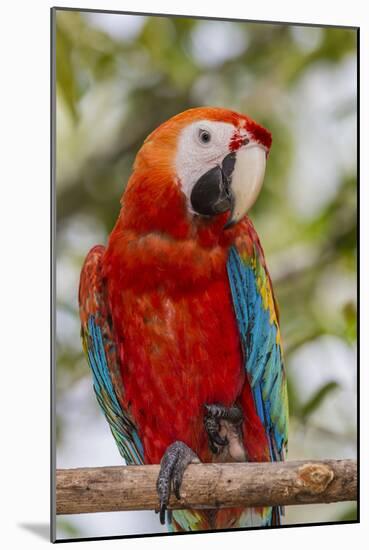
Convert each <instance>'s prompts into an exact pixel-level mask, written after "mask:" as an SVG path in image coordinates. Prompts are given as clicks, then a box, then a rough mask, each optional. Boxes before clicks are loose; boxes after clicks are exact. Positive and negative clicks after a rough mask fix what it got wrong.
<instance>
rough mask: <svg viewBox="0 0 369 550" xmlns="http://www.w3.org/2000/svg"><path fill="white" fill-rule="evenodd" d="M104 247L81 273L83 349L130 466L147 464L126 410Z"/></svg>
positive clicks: (99, 397)
mask: <svg viewBox="0 0 369 550" xmlns="http://www.w3.org/2000/svg"><path fill="white" fill-rule="evenodd" d="M103 253H104V247H102V246H97V247H94V248H93V249H92V250H91V251H90V252H89V254H88V255H87V258H86V260H85V263H84V266H83V268H82V272H81V279H80V288H79V306H80V315H81V335H82V341H83V349H84V351H85V354H86V357H87V361H88V364H89V366H90V368H91V372H92V377H93V387H94V391H95V394H96V398H97V401H98V403H99V405H100V407H101V409H102V411H103V412H104V414H105V417H106V419H107V421H108V424H109V426H110V429H111V432H112V434H113V436H114V439H115V441H116V443H117V446H118V449H119V452H120V454H121V455H122V457H123V458H124V459H125V461H126V463H127V464H143V463H144V450H143V446H142V443H141V441H140V438H139V435H138V432H137V429H136V426H135V424H134V421H133V419H132V416H131V415H130V413H129V411H128V410H126V409H125V408H124V407H123V403H124V399H123V395H124V387H123V380H122V378H121V374H120V364H119V357H118V354H117V352H116V347H115V336H114V328H113V326H112V322H111V321H110V322H109V317H110V315H109V306H108V300H107V298H106V290H105V286H104V282H103V278H102V276H101V258H102V255H103Z"/></svg>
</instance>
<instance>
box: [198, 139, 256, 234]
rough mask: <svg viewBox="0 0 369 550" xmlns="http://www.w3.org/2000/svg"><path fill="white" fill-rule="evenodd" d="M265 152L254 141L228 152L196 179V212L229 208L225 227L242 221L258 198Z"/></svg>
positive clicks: (207, 212) (203, 212)
mask: <svg viewBox="0 0 369 550" xmlns="http://www.w3.org/2000/svg"><path fill="white" fill-rule="evenodd" d="M265 165H266V151H265V149H264V147H262V146H260V145H258V144H254V143H253V144H251V145H247V146H244V147H241V148H240V149H238V151H237V152H233V153H229V154H228V155H227V156H226V157H225V158H224V159H223V163H222V165H221V166H215V167H214V168H212V169H211V170H209V171H208V172H206V173H205V174H203V176H201V178H200V179H199V180H198V181H197V182H196V184H195V185H194V187H193V189H192V192H191V204H192V207H193V209H194V210H195V212H197V213H198V214H203V215H207V216H209V215H214V214H219V213H221V212H226V211H227V210H230V216H229V219H228V221H227V223H226V224H225V226H224V228H225V229H226V228H228V227H231V226H232V225H234V224H236V223H237V222H239V221H240V220H241V219H242V218H243V217H244V215H245V214H246V212H248V210H250V208H251V207H252V205H253V204H254V202H255V201H256V199H257V197H258V195H259V192H260V189H261V187H262V184H263V180H264V173H265Z"/></svg>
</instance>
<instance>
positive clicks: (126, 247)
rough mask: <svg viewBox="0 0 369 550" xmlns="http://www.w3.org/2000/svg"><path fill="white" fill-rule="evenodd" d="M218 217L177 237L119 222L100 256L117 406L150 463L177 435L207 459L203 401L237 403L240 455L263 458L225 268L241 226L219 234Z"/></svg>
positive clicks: (263, 447) (263, 443)
mask: <svg viewBox="0 0 369 550" xmlns="http://www.w3.org/2000/svg"><path fill="white" fill-rule="evenodd" d="M223 225H224V216H219V217H218V219H217V220H216V221H215V222H212V223H210V222H209V223H208V224H205V225H204V224H202V225H201V226H199V227H198V228H197V231H196V232H195V234H193V232H192V234H188V235H187V236H186V238H182V239H178V238H174V237H173V236H170V235H168V234H164V233H157V232H154V233H152V232H151V233H145V234H140V233H138V232H137V230H129V229H128V228H126V227H125V226H124V223H123V222H122V221H118V223H117V226H116V227H115V229H114V231H113V233H112V235H111V238H110V241H109V245H108V248H107V251H106V253H105V257H104V271H105V276H106V277H107V281H108V295H109V302H110V309H111V312H112V317H113V323H114V327H115V331H116V335H117V339H118V349H119V354H120V363H121V374H122V379H123V380H124V389H125V399H126V403H125V406H126V407H127V408H128V409H129V410H130V412H131V414H132V417H133V418H134V419H135V423H136V425H137V427H138V432H139V436H140V438H141V441H142V443H143V447H144V452H145V462H148V463H158V462H160V459H161V458H162V456H163V454H164V452H165V450H166V448H167V447H168V445H170V444H171V443H172V442H173V441H176V440H181V441H183V442H185V443H186V444H187V445H188V446H189V447H190V448H192V449H193V450H194V451H195V452H196V453H197V454H198V456H199V458H200V459H201V460H202V461H210V460H212V459H213V458H212V454H211V453H210V451H209V447H208V440H207V434H206V431H205V429H204V426H203V417H204V405H205V404H206V403H219V404H222V405H225V406H231V405H233V404H234V403H236V402H237V403H238V404H239V405H240V406H241V407H242V409H243V411H244V415H245V422H244V430H243V433H244V442H245V448H246V454H247V457H248V460H267V459H268V458H267V454H266V453H267V442H266V438H265V433H264V428H263V427H262V424H261V422H260V419H259V417H258V415H257V414H256V411H255V407H254V402H253V398H252V395H251V391H250V387H249V384H248V381H247V379H246V374H245V367H244V358H243V354H242V349H241V343H240V338H239V332H238V327H237V323H236V318H235V314H234V309H233V305H232V298H231V293H230V289H229V282H228V276H227V270H226V262H227V257H228V251H229V246H230V245H231V244H232V242H234V239H235V238H236V237H237V236H239V235H240V234H242V232H244V231H245V229H246V227H245V225H244V224H239V225H238V227H237V228H235V229H234V230H230V231H228V232H224V231H223V229H222V228H223Z"/></svg>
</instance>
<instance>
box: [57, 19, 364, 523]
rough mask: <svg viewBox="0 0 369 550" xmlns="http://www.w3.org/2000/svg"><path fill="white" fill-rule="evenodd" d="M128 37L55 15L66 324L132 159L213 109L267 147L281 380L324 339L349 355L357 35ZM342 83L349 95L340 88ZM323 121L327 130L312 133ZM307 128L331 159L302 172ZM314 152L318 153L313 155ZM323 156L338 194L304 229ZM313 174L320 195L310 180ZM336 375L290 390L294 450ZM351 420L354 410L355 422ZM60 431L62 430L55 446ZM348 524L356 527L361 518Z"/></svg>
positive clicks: (244, 26) (152, 32) (267, 242)
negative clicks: (166, 127) (250, 127)
mask: <svg viewBox="0 0 369 550" xmlns="http://www.w3.org/2000/svg"><path fill="white" fill-rule="evenodd" d="M110 17H114V16H110ZM115 17H127V16H115ZM136 19H137V18H136ZM222 24H223V25H226V27H224V28H227V29H228V30H227V33H225V38H224V37H223V41H224V40H225V42H224V51H225V52H226V55H224V56H223V58H222V56H220V58H219V52H218V54H217V55H218V58H216V59H215V61H216V62H214V60H213V59H212V57H211V51H212V50H211V47H215V46H216V45H217V44H216V42H217V40H215V42H214V29H218V28H220V27H219V25H222ZM236 27H237V28H236ZM125 29H127V32H125ZM212 29H213V30H212ZM113 30H114V29H113ZM131 31H132V29H131V28H130V27H129V26H127V27H125V26H122V31H121V34H120V35H118V36H117V33H116V32H109V29H108V28H104V25H99V24H98V20H97V18H96V14H95V17H94V18H92V19H91V17H89V16H86V14H82V13H79V12H68V11H59V12H58V13H57V24H56V63H57V65H56V76H57V251H58V258H59V259H60V280H62V279H63V278H66V279H68V277H67V276H66V275H65V273H66V272H67V271H68V270H69V271H68V272H70V273H71V275H70V277H71V280H72V283H70V285H69V287H68V285H67V288H66V289H64V290H63V289H62V290H60V292H59V293H58V311H59V313H60V314H61V315H62V319H63V320H65V319H69V321H70V323H71V327H72V329H73V327H74V326H77V327H78V311H77V303H76V288H77V285H78V272H79V269H80V266H81V264H82V261H83V257H84V256H85V254H86V253H87V247H88V246H91V245H92V244H94V243H93V242H90V241H89V233H88V231H89V228H91V240H92V237H93V236H95V235H96V238H100V239H106V236H107V235H108V234H109V232H110V231H111V229H112V227H113V225H114V223H115V220H116V217H117V214H118V212H119V207H120V204H119V200H120V197H121V194H122V192H123V190H124V186H125V184H126V183H127V180H128V178H129V175H130V172H131V168H132V163H133V160H134V157H135V154H136V152H137V150H138V149H139V147H140V146H141V144H142V142H143V140H144V139H145V137H146V136H147V135H148V134H149V133H150V132H151V131H152V130H153V129H154V128H156V127H157V126H158V125H159V124H160V123H161V122H163V121H164V120H166V119H168V118H169V117H170V116H172V115H174V114H176V113H178V112H180V111H183V110H185V109H188V108H190V107H193V106H199V105H219V106H224V107H228V108H231V109H235V110H238V111H240V112H245V113H247V114H249V115H250V116H252V117H253V118H255V119H256V120H257V121H259V122H260V123H262V124H264V125H265V126H266V127H268V128H269V129H270V130H271V131H272V134H273V147H272V151H271V154H270V157H269V161H268V168H267V174H266V180H265V185H264V190H263V192H262V194H261V196H260V198H259V200H258V201H257V203H256V205H255V207H254V208H253V211H252V213H251V217H252V219H253V221H254V222H255V225H256V228H257V230H258V232H259V234H260V237H261V241H262V243H263V246H264V248H265V251H266V254H267V260H269V264H270V269H271V272H272V277H273V281H274V286H275V291H276V295H277V297H278V301H279V305H280V310H281V319H282V336H283V340H284V348H285V356H286V363H287V371H288V364H289V360H290V357H292V356H293V354H295V353H296V352H298V351H299V350H300V349H302V348H303V347H304V346H305V345H306V344H308V343H310V342H318V341H319V338H321V337H322V336H326V335H330V336H335V337H336V338H337V339H339V340H340V341H342V342H343V343H345V344H347V346H352V345H354V344H355V341H356V313H357V312H356V164H355V147H354V146H353V148H352V149H351V150H352V153H351V158H350V159H349V162H346V164H342V163H341V164H340V162H341V160H340V158H341V156H342V154H341V152H342V148H340V147H341V145H342V144H341V145H340V143H339V137H340V135H341V134H342V135H343V136H346V134H344V131H345V128H346V130H347V124H349V122H347V121H350V120H351V121H352V120H353V119H355V110H356V88H355V86H356V82H355V74H354V71H351V72H349V71H348V72H347V75H348V76H347V79H348V82H347V86H346V87H347V88H348V89H349V90H350V89H351V92H350V93H343V92H342V94H341V95H340V92H339V89H338V87H339V85H340V84H339V82H341V81H340V80H339V78H338V76H339V75H340V74H341V73H342V74H344V71H345V70H346V69H345V67H346V65H347V63H348V60H350V59H351V60H352V59H353V60H354V59H355V55H356V33H355V32H354V31H352V30H345V29H334V28H318V29H313V28H308V27H307V28H304V27H297V26H295V27H291V26H288V25H271V24H260V23H220V22H216V21H198V20H195V19H188V18H179V17H178V18H165V17H148V18H146V19H144V20H143V24H141V25H139V27H138V28H137V30H136V31H135V33H133V34H132V32H131ZM219 32H220V31H219ZM232 33H234V37H235V40H234V43H232V40H231V38H230V37H231V36H232ZM236 38H237V41H238V42H237V44H238V50H237V51H235V50H234V44H235V43H236ZM213 42H214V43H213ZM220 42H221V43H222V41H220ZM237 44H236V45H237ZM208 46H209V48H210V49H209V51H210V53H209V54H208V57H207V58H206V55H205V54H206V50H207V47H208ZM232 48H233V50H232ZM218 49H219V48H218ZM216 51H217V50H216ZM204 52H205V53H204ZM227 52H228V53H227ZM232 52H234V53H232ZM221 53H222V52H221ZM204 56H205V57H204ZM354 65H355V62H354V61H353V66H354ZM340 71H341V72H340ZM316 75H318V76H319V75H320V76H319V78H320V79H321V80H320V82H321V97H322V98H324V97H326V96H328V99H326V100H325V101H326V103H325V104H324V101H323V100H322V101H323V103H321V102H319V101H320V99H319V98H320V95H319V94H320V92H319V89H318V91H315V92H314V93H315V95H314V93H312V94H311V97H312V98H315V99H314V101H315V102H316V109H315V111H314V109H313V108H312V125H310V119H309V118H308V119H307V120H306V121H305V123H304V119H302V121H303V122H302V124H300V126H299V125H298V124H297V122H296V121H298V117H300V116H302V115H303V113H304V112H305V111H307V112H308V108H309V105H308V104H307V103H306V101H308V100H306V97H305V96H304V93H305V90H309V89H310V86H311V83H312V82H314V81H315V80H314V79H316V78H317V77H316ZM337 75H338V76H337ZM341 80H342V81H343V84H342V86H343V87H344V86H345V78H344V77H342V79H341ZM336 87H337V89H336ZM329 94H331V95H332V98H334V97H338V99H337V101H336V102H334V101H333V99H332V103H331V101H330V99H329V97H330V95H329ZM341 96H342V98H341V99H340V97H341ZM319 110H321V112H322V116H321V118H319V117H318V119H317V121H315V122H314V120H313V118H314V113H315V112H316V113H318V114H319V112H320V111H319ZM306 116H308V115H306ZM319 116H320V115H319ZM324 116H327V119H326V122H325V119H324ZM313 123H314V124H315V125H316V126H315V127H316V128H317V129H318V130H319V131H321V132H322V133H321V135H320V137H317V139H322V151H325V149H327V151H326V152H325V153H324V155H325V156H324V155H322V157H321V158H316V159H314V158H313V160H312V161H311V165H308V166H307V165H306V164H304V166H303V167H301V168H300V167H299V162H298V160H299V159H301V158H302V159H304V148H306V155H308V152H309V147H310V146H311V139H312V134H313V133H314V132H315V130H314V128H315V127H314V126H313ZM304 124H305V125H304ZM319 124H320V126H319ZM327 125H329V128H328V127H327ZM301 126H302V131H301ZM350 128H351V127H350ZM325 132H326V133H325ZM350 132H351V133H350ZM347 135H349V137H350V140H351V141H350V140H348V141H347V144H348V145H350V143H351V145H352V143H354V142H355V139H356V136H355V128H354V126H352V129H351V130H350V131H349V133H348V134H347ZM307 138H309V139H310V141H309V142H308V141H306V143H305V140H306V139H307ZM336 139H337V140H338V142H337V143H336V141H335V140H336ZM342 139H343V138H342ZM345 139H346V138H345ZM349 141H350V143H349ZM309 143H310V145H309ZM299 151H300V153H299ZM329 152H330V154H331V158H330V162H331V164H332V165H333V166H334V167H336V170H335V172H334V177H333V176H332V175H330V174H329V173H328V172H327V181H328V179H329V178H330V179H331V180H332V178H333V180H334V185H333V186H332V189H333V191H331V193H330V195H329V196H328V198H327V199H325V200H322V201H321V202H320V203H319V201H318V205H317V206H316V207H315V209H312V210H311V211H310V213H309V215H304V214H302V213H301V209H300V210H299V209H298V208H297V206H296V201H294V200H293V192H291V188H294V189H297V188H299V186H300V187H301V186H302V184H301V181H300V176H301V178H302V176H303V177H304V178H305V179H304V181H307V184H306V185H308V184H309V179H308V178H307V175H308V174H307V173H306V172H307V171H309V170H310V166H311V167H313V164H316V163H318V164H320V168H321V171H322V174H323V177H322V181H323V184H322V189H323V187H324V186H325V179H324V170H325V166H324V162H325V161H324V159H325V158H326V155H327V154H328V153H329ZM299 154H300V156H299ZM301 155H302V156H301ZM311 155H312V153H311V152H310V156H311ZM327 162H328V161H327ZM296 165H297V168H296ZM293 167H295V168H294V171H293ZM292 173H293V176H292V175H291V174H292ZM311 174H312V176H311V178H312V182H313V179H314V174H315V172H314V170H312V172H311ZM306 178H307V179H306ZM312 182H311V183H312ZM304 185H305V184H304ZM311 193H315V194H317V195H319V193H320V190H318V191H317V190H316V189H314V188H312V190H311ZM318 198H319V197H318ZM303 200H304V199H302V202H303ZM300 203H301V199H300ZM83 227H84V229H83ZM81 228H82V229H81ZM79 232H80V233H79ZM86 233H87V236H86ZM71 235H72V236H71ZM72 241H73V246H72V245H71V242H72ZM64 286H65V285H64ZM73 286H74V287H75V288H74V291H73ZM63 288H64V287H63ZM68 288H69V290H68ZM335 289H336V292H335ZM328 298H329V299H328ZM63 323H64V321H63ZM63 323H62V322H60V323H59V325H58V329H57V334H58V339H57V357H58V363H57V365H58V367H57V368H58V371H57V372H58V377H57V381H58V391H59V395H62V394H63V392H65V391H68V389H69V388H70V387H71V386H72V385H73V384H74V383H75V382H76V380H78V379H80V378H81V377H82V376H88V370H87V367H86V365H85V362H84V360H83V356H82V352H81V349H80V348H79V335H78V330H77V329H76V330H75V331H74V332H73V330H72V329H71V331H70V332H71V336H70V337H69V336H68V334H69V333H68V334H67V335H65V334H64V335H63V331H64V328H63V327H64V324H63ZM73 323H74V325H73ZM332 369H333V370H332V377H331V378H330V379H328V380H323V381H322V383H321V385H320V387H318V388H315V389H314V391H312V392H311V393H310V394H309V397H306V396H305V395H303V394H301V391H299V390H298V389H297V385H296V381H295V380H294V379H293V377H292V376H291V377H290V378H291V379H290V380H289V398H290V408H291V416H292V430H291V434H292V435H291V438H293V435H294V433H298V430H299V426H301V430H303V429H305V428H303V426H305V427H306V425H309V422H310V419H311V418H312V416H313V415H314V413H315V412H316V411H319V410H320V407H321V406H322V404H323V403H324V402H327V401H328V400H331V399H333V397H334V396H335V395H336V394H337V392H338V391H339V389H340V386H341V382H340V381H339V380H337V379H336V378H335V373H334V367H332ZM352 376H353V377H355V372H354V371H353V372H352ZM354 406H355V404H354V403H352V406H351V409H352V410H354ZM61 416H62V413H61ZM332 430H333V428H332ZM62 431H63V429H62V418H61V419H60V421H59V422H58V433H60V434H62ZM336 435H337V434H336ZM338 435H339V437H342V439H343V444H344V442H345V438H346V439H347V438H354V437H355V434H354V433H353V432H352V431H351V432H350V431H348V432H347V433H346V432H345V433H343V434H338ZM317 437H318V436H317ZM296 439H297V438H296ZM60 441H62V439H61V440H60ZM345 514H346V515H345V517H350V518H351V517H353V514H354V512H353V511H352V510H351V511H349V512H345ZM342 517H343V516H342Z"/></svg>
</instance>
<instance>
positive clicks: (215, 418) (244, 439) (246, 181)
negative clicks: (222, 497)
mask: <svg viewBox="0 0 369 550" xmlns="http://www.w3.org/2000/svg"><path fill="white" fill-rule="evenodd" d="M271 141H272V138H271V134H270V132H269V131H268V130H266V129H265V128H263V127H262V126H260V125H258V124H257V123H255V122H254V121H253V120H251V119H250V118H249V117H247V116H244V115H241V114H238V113H235V112H233V111H229V110H225V109H220V108H198V109H190V110H188V111H185V112H183V113H180V114H178V115H176V116H174V117H173V118H171V119H170V120H168V121H167V122H165V123H164V124H162V125H161V126H159V127H158V128H157V129H156V130H155V131H153V132H152V133H151V134H150V135H149V136H148V138H147V139H146V140H145V142H144V144H143V146H142V148H141V149H140V151H139V153H138V154H137V157H136V160H135V163H134V170H133V173H132V175H131V177H130V179H129V182H128V185H127V188H126V190H125V193H124V194H123V197H122V200H121V210H120V214H119V217H118V220H117V222H116V224H115V227H114V229H113V230H112V232H111V234H110V237H109V241H108V244H107V247H106V248H104V247H103V246H95V247H94V248H93V249H92V250H91V251H90V252H89V254H88V255H87V257H86V260H85V263H84V266H83V268H82V273H81V279H80V288H79V304H80V318H81V324H82V338H83V347H84V351H85V353H86V356H87V359H88V362H89V365H90V367H91V369H92V374H93V383H94V389H95V393H96V396H97V399H98V402H99V404H100V406H101V408H102V410H103V411H104V413H105V415H106V418H107V420H108V423H109V425H110V428H111V431H112V433H113V436H114V438H115V440H116V443H117V445H118V448H119V451H120V453H121V455H122V456H123V458H124V459H125V461H126V463H127V464H143V463H145V464H152V463H159V462H161V469H160V474H159V477H158V481H157V490H158V496H159V500H160V519H161V522H162V523H163V522H164V521H165V517H166V507H167V504H168V499H169V495H170V491H171V488H173V489H174V491H175V494H177V495H178V494H179V490H180V485H181V481H182V476H183V472H184V470H185V468H186V467H187V465H188V464H189V463H190V462H196V461H203V462H217V461H222V462H227V461H228V462H231V461H276V460H283V458H284V454H285V449H286V445H287V424H288V410H287V408H288V407H287V391H286V377H285V371H284V367H283V358H282V350H281V340H280V331H279V320H278V308H277V304H276V301H275V298H274V294H273V289H272V283H271V279H270V276H269V273H268V270H267V267H266V264H265V258H264V253H263V250H262V247H261V245H260V242H259V238H258V236H257V233H256V231H255V229H254V227H253V225H252V223H251V221H250V219H249V218H248V217H247V215H246V213H247V211H248V210H249V208H250V207H251V206H252V204H253V203H254V201H255V200H256V198H257V196H258V194H259V191H260V188H261V186H262V182H263V177H264V171H265V165H266V159H267V156H268V153H269V149H270V146H271ZM280 513H281V510H280V508H278V507H274V508H258V509H221V510H218V511H209V510H208V511H200V510H180V511H174V512H173V513H172V514H167V523H168V526H169V528H170V529H171V530H176V531H181V530H203V529H216V528H230V527H244V526H248V525H272V524H273V525H275V524H277V525H278V524H279V523H280Z"/></svg>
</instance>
